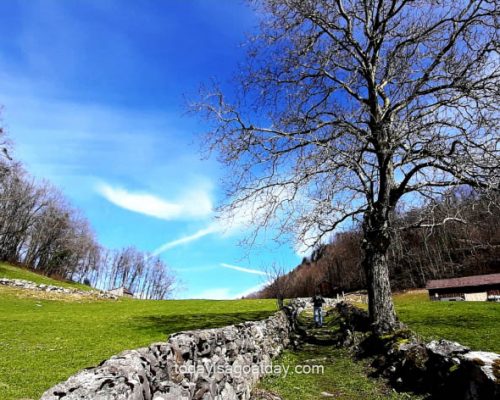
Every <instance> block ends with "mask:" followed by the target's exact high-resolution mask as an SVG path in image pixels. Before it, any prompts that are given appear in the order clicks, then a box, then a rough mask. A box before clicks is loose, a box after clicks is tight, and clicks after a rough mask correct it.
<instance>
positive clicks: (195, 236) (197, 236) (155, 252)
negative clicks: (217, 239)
mask: <svg viewBox="0 0 500 400" xmlns="http://www.w3.org/2000/svg"><path fill="white" fill-rule="evenodd" d="M217 231H218V228H217V226H215V225H210V226H209V227H208V228H204V229H200V230H199V231H197V232H195V233H194V234H192V235H188V236H183V237H181V238H179V239H175V240H172V241H170V242H167V243H165V244H163V245H161V246H160V247H158V248H156V249H155V250H153V252H152V253H151V255H152V256H158V255H160V254H161V253H164V252H165V251H167V250H170V249H173V248H174V247H177V246H180V245H183V244H187V243H189V242H193V241H195V240H198V239H201V238H202V237H204V236H207V235H210V234H212V233H215V232H217Z"/></svg>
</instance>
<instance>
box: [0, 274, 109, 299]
mask: <svg viewBox="0 0 500 400" xmlns="http://www.w3.org/2000/svg"><path fill="white" fill-rule="evenodd" d="M0 285H2V286H10V287H13V288H17V289H24V290H34V291H39V292H50V293H61V294H76V295H79V296H88V297H99V298H103V299H112V300H115V299H117V296H115V295H113V294H110V293H107V292H101V291H98V290H79V289H74V288H64V287H61V286H54V285H46V284H44V283H35V282H31V281H26V280H24V279H7V278H0Z"/></svg>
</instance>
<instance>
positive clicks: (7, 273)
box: [0, 263, 92, 290]
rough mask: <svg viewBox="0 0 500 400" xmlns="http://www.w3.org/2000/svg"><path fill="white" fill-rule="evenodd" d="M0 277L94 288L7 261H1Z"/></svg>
mask: <svg viewBox="0 0 500 400" xmlns="http://www.w3.org/2000/svg"><path fill="white" fill-rule="evenodd" d="M0 278H8V279H24V280H27V281H31V282H35V283H44V284H45V285H54V286H61V287H65V288H74V289H79V290H92V288H90V287H88V286H86V285H82V284H80V283H71V282H66V281H60V280H56V279H52V278H49V277H47V276H45V275H41V274H37V273H36V272H33V271H31V270H29V269H26V268H20V267H14V266H12V265H9V264H5V263H0Z"/></svg>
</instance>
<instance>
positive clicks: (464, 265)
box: [255, 189, 500, 298]
mask: <svg viewBox="0 0 500 400" xmlns="http://www.w3.org/2000/svg"><path fill="white" fill-rule="evenodd" d="M492 196H493V195H487V194H478V193H477V192H474V191H471V190H470V189H469V190H465V189H460V190H453V191H450V192H449V193H447V194H446V195H445V196H443V197H442V198H441V199H440V200H432V201H430V202H429V203H428V204H427V205H426V206H425V207H422V208H419V209H415V210H413V211H411V212H408V213H404V214H401V213H400V214H396V216H395V220H394V221H393V224H394V226H395V227H396V228H397V229H395V230H394V237H393V243H392V245H391V247H390V251H389V272H390V281H391V287H392V288H393V289H394V290H404V289H410V288H421V287H425V284H426V282H427V281H428V280H430V279H441V278H453V277H460V276H467V275H477V274H488V273H497V272H500V210H499V207H498V204H499V199H498V198H492ZM497 196H498V195H497ZM436 221H440V222H439V223H436ZM443 221H444V222H443ZM415 228H416V229H415ZM360 240H361V231H360V229H359V227H354V228H353V229H351V230H348V231H346V232H343V233H340V234H337V235H336V236H335V237H334V238H333V239H332V240H331V242H330V243H329V244H326V245H322V246H319V247H318V248H317V249H315V250H314V251H313V253H312V254H311V256H310V257H308V258H304V259H303V260H302V262H301V264H300V265H298V266H297V267H296V268H295V269H293V270H292V271H291V272H290V273H288V274H285V273H284V272H281V273H279V274H274V275H273V276H272V278H273V282H272V283H271V284H269V285H268V286H267V287H266V288H264V289H263V290H262V291H260V292H259V293H257V294H255V296H256V297H274V298H277V297H297V296H299V297H301V296H312V295H313V294H314V292H315V290H317V289H319V290H321V291H322V292H323V294H324V295H326V296H335V295H336V294H337V293H340V292H342V291H346V292H347V291H353V290H360V289H365V288H366V276H365V273H364V270H363V268H362V265H361V263H362V258H363V257H362V256H363V255H362V249H361V247H360V245H359V243H360Z"/></svg>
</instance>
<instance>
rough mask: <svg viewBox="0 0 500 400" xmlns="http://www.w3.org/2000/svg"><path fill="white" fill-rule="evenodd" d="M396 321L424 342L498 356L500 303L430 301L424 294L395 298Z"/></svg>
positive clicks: (403, 295)
mask: <svg viewBox="0 0 500 400" xmlns="http://www.w3.org/2000/svg"><path fill="white" fill-rule="evenodd" d="M395 303H396V310H397V313H398V315H399V318H400V319H401V320H402V321H403V322H404V323H406V324H407V325H408V326H409V327H410V329H412V330H414V331H415V332H417V333H418V334H420V335H421V336H422V337H424V338H426V339H448V340H453V341H457V342H460V343H461V344H463V345H465V346H469V347H471V348H472V349H473V350H483V351H494V352H496V353H500V303H492V302H469V301H460V302H455V301H453V302H448V301H429V299H428V296H427V293H412V292H409V293H406V294H400V295H396V296H395Z"/></svg>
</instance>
